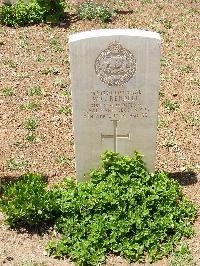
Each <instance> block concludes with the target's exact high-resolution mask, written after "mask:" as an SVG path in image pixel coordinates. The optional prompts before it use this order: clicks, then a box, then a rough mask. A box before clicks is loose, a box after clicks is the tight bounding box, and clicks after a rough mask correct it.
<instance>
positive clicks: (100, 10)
mask: <svg viewBox="0 0 200 266" xmlns="http://www.w3.org/2000/svg"><path fill="white" fill-rule="evenodd" d="M77 14H78V17H79V18H80V19H88V20H93V19H97V18H98V19H100V20H101V21H102V22H107V21H108V20H109V19H110V18H111V17H112V15H113V14H114V11H113V12H111V11H109V9H108V7H106V6H104V5H100V4H96V3H94V2H93V1H86V2H84V3H82V4H79V5H78V8H77Z"/></svg>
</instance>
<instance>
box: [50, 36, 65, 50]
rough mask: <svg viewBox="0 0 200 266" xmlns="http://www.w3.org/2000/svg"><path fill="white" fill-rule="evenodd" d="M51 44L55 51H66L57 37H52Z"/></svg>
mask: <svg viewBox="0 0 200 266" xmlns="http://www.w3.org/2000/svg"><path fill="white" fill-rule="evenodd" d="M49 44H50V46H51V49H52V51H54V52H63V51H64V49H63V48H61V47H60V43H59V41H58V40H57V39H56V38H55V37H53V38H51V39H50V41H49Z"/></svg>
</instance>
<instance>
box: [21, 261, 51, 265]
mask: <svg viewBox="0 0 200 266" xmlns="http://www.w3.org/2000/svg"><path fill="white" fill-rule="evenodd" d="M22 266H46V264H45V263H44V262H41V263H38V262H34V261H32V260H31V261H29V260H27V261H25V262H24V263H23V264H22Z"/></svg>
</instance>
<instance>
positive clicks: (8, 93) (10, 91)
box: [2, 87, 14, 97]
mask: <svg viewBox="0 0 200 266" xmlns="http://www.w3.org/2000/svg"><path fill="white" fill-rule="evenodd" d="M2 95H3V96H5V97H8V96H13V95H14V91H13V89H12V88H10V87H4V88H3V89H2Z"/></svg>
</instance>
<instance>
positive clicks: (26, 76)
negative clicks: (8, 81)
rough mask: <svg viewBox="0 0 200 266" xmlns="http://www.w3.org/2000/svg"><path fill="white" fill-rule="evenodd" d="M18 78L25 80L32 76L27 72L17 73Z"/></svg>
mask: <svg viewBox="0 0 200 266" xmlns="http://www.w3.org/2000/svg"><path fill="white" fill-rule="evenodd" d="M16 77H17V79H18V80H23V79H25V78H29V77H30V74H29V73H27V72H17V73H16Z"/></svg>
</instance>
